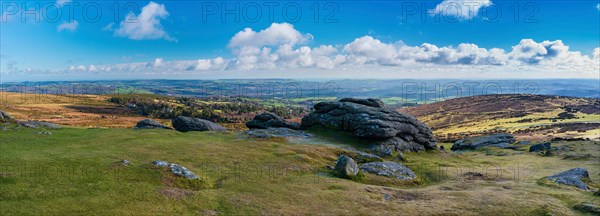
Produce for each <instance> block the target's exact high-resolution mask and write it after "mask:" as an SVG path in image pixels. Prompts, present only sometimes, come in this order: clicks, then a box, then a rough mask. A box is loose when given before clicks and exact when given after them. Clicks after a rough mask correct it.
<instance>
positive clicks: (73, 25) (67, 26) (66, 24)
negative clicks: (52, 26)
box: [56, 20, 79, 32]
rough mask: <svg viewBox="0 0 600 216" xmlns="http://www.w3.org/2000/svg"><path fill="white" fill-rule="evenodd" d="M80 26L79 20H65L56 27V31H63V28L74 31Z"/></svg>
mask: <svg viewBox="0 0 600 216" xmlns="http://www.w3.org/2000/svg"><path fill="white" fill-rule="evenodd" d="M77 27H79V22H77V20H73V21H72V22H66V21H65V22H63V23H62V24H60V25H58V27H56V31H58V32H61V31H63V30H66V31H70V32H74V31H75V30H77Z"/></svg>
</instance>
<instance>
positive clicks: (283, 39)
mask: <svg viewBox="0 0 600 216" xmlns="http://www.w3.org/2000/svg"><path fill="white" fill-rule="evenodd" d="M310 39H312V35H310V34H302V33H300V32H299V31H298V30H296V29H295V28H294V26H293V25H291V24H289V23H273V24H271V26H269V27H268V28H266V29H264V30H261V31H259V32H255V31H254V30H252V29H251V28H245V29H244V30H242V31H240V32H238V33H236V34H235V35H234V36H233V37H232V38H231V40H230V41H229V45H228V46H229V47H230V48H239V47H246V46H254V47H262V46H278V45H284V44H287V45H291V46H293V45H296V44H301V43H305V42H307V41H309V40H310Z"/></svg>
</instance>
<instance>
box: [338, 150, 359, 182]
mask: <svg viewBox="0 0 600 216" xmlns="http://www.w3.org/2000/svg"><path fill="white" fill-rule="evenodd" d="M358 171H359V169H358V164H356V162H354V160H353V159H352V158H351V157H347V156H344V155H340V157H339V158H338V160H337V163H336V164H335V167H334V168H333V175H335V176H337V177H340V178H354V177H355V176H356V175H357V174H358Z"/></svg>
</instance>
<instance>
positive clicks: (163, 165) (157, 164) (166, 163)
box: [152, 160, 169, 167]
mask: <svg viewBox="0 0 600 216" xmlns="http://www.w3.org/2000/svg"><path fill="white" fill-rule="evenodd" d="M152 164H154V165H155V166H159V167H168V166H169V163H168V162H166V161H160V160H157V161H154V162H152Z"/></svg>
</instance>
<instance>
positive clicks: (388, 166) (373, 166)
mask: <svg viewBox="0 0 600 216" xmlns="http://www.w3.org/2000/svg"><path fill="white" fill-rule="evenodd" d="M360 170H362V171H365V172H368V173H372V174H375V175H380V176H387V177H394V178H397V179H400V180H411V179H414V178H416V177H417V175H415V173H413V171H412V170H410V169H409V168H408V167H405V166H402V165H401V164H398V163H396V162H371V163H365V164H363V165H360Z"/></svg>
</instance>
